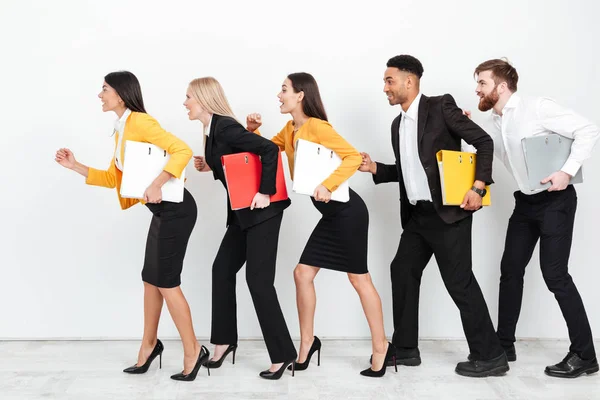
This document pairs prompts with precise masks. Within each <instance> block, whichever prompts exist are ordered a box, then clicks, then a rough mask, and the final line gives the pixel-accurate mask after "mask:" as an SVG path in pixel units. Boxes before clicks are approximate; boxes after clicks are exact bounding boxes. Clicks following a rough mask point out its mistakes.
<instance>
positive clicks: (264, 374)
mask: <svg viewBox="0 0 600 400" xmlns="http://www.w3.org/2000/svg"><path fill="white" fill-rule="evenodd" d="M294 364H296V360H292V361H287V362H284V363H283V365H282V366H281V367H279V369H278V370H277V371H275V372H271V371H269V370H266V371H262V372H261V373H260V374H258V376H260V377H261V378H265V379H269V380H272V381H274V380H277V379H279V378H281V375H283V373H284V372H285V370H286V369H287V367H288V365H291V366H292V376H294Z"/></svg>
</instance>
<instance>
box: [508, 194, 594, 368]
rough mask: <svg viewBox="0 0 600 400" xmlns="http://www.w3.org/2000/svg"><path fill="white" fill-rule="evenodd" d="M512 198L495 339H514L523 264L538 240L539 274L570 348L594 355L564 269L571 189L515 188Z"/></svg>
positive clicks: (570, 235)
mask: <svg viewBox="0 0 600 400" xmlns="http://www.w3.org/2000/svg"><path fill="white" fill-rule="evenodd" d="M514 196H515V209H514V211H513V214H512V216H511V217H510V220H509V222H508V230H507V232H506V244H505V245H504V254H503V256H502V263H501V265H500V269H501V277H500V296H499V297H500V298H499V304H498V306H499V308H498V337H499V338H500V341H501V342H502V345H503V346H510V345H512V344H513V343H514V342H515V330H516V327H517V321H518V319H519V313H520V312H521V301H522V298H523V276H524V275H525V267H526V266H527V264H528V263H529V261H530V260H531V255H532V254H533V250H534V248H535V246H536V243H537V242H538V239H539V241H540V267H541V269H542V276H543V277H544V281H545V282H546V286H547V287H548V289H549V290H550V291H551V292H552V293H554V297H555V298H556V300H557V301H558V305H559V306H560V310H561V311H562V314H563V317H564V319H565V321H566V322H567V328H568V330H569V338H570V339H571V347H570V350H571V351H573V352H575V353H577V354H579V356H580V357H581V358H583V359H591V358H594V357H595V354H596V353H595V351H594V342H593V339H592V330H591V328H590V323H589V321H588V318H587V314H586V313H585V308H584V306H583V301H582V300H581V296H580V295H579V292H578V291H577V288H576V287H575V283H574V282H573V278H571V275H569V270H568V269H569V268H568V264H569V255H570V252H571V242H572V239H573V223H574V221H575V210H576V208H577V193H576V192H575V188H574V187H573V186H572V185H569V186H567V188H566V189H565V190H562V191H556V192H548V191H545V192H540V193H537V194H534V195H529V196H528V195H525V194H523V193H521V192H520V191H518V192H515V194H514Z"/></svg>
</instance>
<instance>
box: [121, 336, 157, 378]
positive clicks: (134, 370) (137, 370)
mask: <svg viewBox="0 0 600 400" xmlns="http://www.w3.org/2000/svg"><path fill="white" fill-rule="evenodd" d="M164 349H165V346H163V344H162V342H161V341H160V339H156V344H155V345H154V349H152V353H150V356H148V359H147V360H146V362H145V363H144V365H140V366H138V365H137V364H135V365H132V366H131V367H127V368H125V369H124V370H123V372H127V373H128V374H144V373H146V371H148V368H150V365H151V364H152V361H154V359H155V358H156V357H157V356H158V357H159V358H158V368H162V352H163V350H164Z"/></svg>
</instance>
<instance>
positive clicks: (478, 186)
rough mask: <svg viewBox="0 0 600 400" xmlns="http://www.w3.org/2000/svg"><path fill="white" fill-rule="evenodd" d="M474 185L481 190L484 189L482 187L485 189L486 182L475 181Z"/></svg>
mask: <svg viewBox="0 0 600 400" xmlns="http://www.w3.org/2000/svg"><path fill="white" fill-rule="evenodd" d="M473 186H475V187H476V188H477V189H479V190H482V189H485V182H484V181H475V182H474V183H473Z"/></svg>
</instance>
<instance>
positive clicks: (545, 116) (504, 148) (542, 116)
mask: <svg viewBox="0 0 600 400" xmlns="http://www.w3.org/2000/svg"><path fill="white" fill-rule="evenodd" d="M490 128H491V129H490V130H489V132H488V133H489V134H490V136H492V138H493V139H494V153H495V154H496V157H498V158H500V160H502V162H503V163H504V165H505V166H506V168H507V169H508V171H509V172H510V173H511V175H512V176H513V178H514V179H515V181H516V182H517V185H518V186H519V190H520V191H521V192H523V193H524V194H535V193H539V192H541V191H544V190H546V189H536V190H532V189H531V188H530V187H529V181H528V177H527V165H526V163H525V154H524V153H523V145H522V143H521V140H522V139H523V138H526V137H532V136H539V135H547V134H550V133H557V134H559V135H562V136H564V137H567V138H570V139H574V141H573V144H572V145H571V154H570V156H569V158H568V159H567V161H566V162H565V164H564V165H563V166H562V168H561V171H563V172H566V173H567V174H569V175H571V176H574V175H575V174H576V173H577V171H578V170H579V168H581V165H582V164H583V161H584V160H586V159H587V158H589V157H590V155H591V152H592V149H593V147H594V144H595V143H596V141H597V140H598V137H599V135H600V132H599V130H598V127H597V126H596V125H594V124H593V123H591V122H590V121H588V120H586V119H585V118H583V117H581V116H579V115H577V114H575V113H574V112H573V111H571V110H569V109H567V108H565V107H562V106H560V105H559V104H557V103H556V102H555V101H554V100H552V99H550V98H547V97H534V98H521V97H520V96H518V95H517V94H513V95H512V96H511V97H510V99H509V100H508V102H507V103H506V105H505V106H504V108H503V109H502V115H501V116H500V115H498V114H497V113H496V112H495V111H493V110H492V123H491V127H490Z"/></svg>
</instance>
